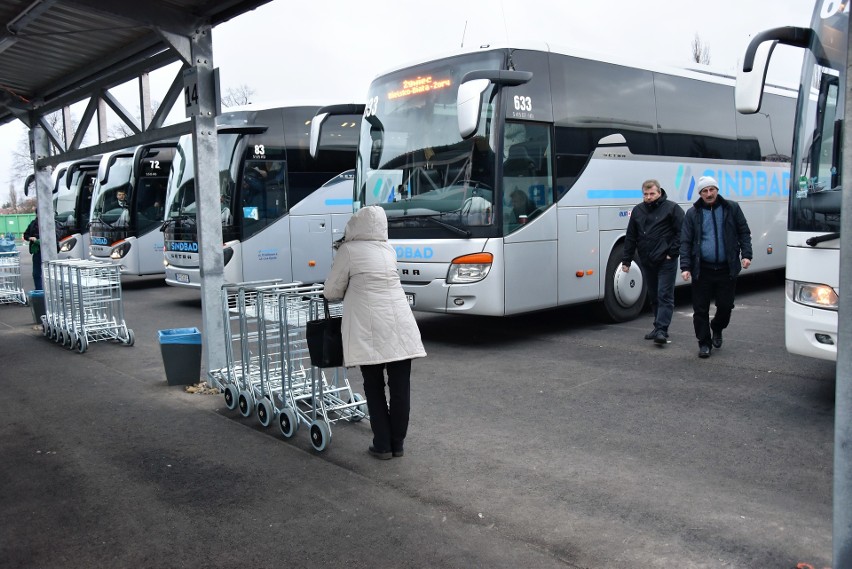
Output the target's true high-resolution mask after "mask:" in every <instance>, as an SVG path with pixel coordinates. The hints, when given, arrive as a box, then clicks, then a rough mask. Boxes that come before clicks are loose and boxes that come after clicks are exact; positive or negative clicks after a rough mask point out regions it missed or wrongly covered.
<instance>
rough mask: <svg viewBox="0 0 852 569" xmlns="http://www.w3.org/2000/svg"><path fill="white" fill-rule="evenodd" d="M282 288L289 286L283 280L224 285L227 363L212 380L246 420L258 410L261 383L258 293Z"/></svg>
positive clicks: (209, 374) (213, 373)
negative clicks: (256, 391) (257, 403)
mask: <svg viewBox="0 0 852 569" xmlns="http://www.w3.org/2000/svg"><path fill="white" fill-rule="evenodd" d="M278 286H286V285H284V283H283V281H281V280H280V279H278V280H271V281H253V282H245V283H226V284H224V285H222V290H221V300H222V312H223V316H224V322H225V362H226V364H225V367H224V368H221V369H217V370H212V371H210V372H209V373H208V378H209V379H210V382H211V384H212V385H215V386H216V387H218V388H219V389H220V390H221V391H222V392H223V393H224V395H225V405H226V406H227V407H228V409H231V410H233V409H235V408H237V407H239V409H240V413H241V414H242V415H243V416H244V417H248V416H249V415H251V413H252V411H253V410H254V404H255V401H254V396H253V395H252V393H253V392H254V390H255V386H256V385H258V384H259V383H260V354H259V351H258V344H257V342H258V333H257V330H258V324H257V319H258V310H257V292H258V290H259V289H261V288H264V287H278Z"/></svg>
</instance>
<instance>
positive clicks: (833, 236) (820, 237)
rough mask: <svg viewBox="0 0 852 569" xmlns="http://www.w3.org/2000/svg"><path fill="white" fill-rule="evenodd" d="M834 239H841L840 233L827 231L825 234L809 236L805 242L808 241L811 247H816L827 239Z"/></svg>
mask: <svg viewBox="0 0 852 569" xmlns="http://www.w3.org/2000/svg"><path fill="white" fill-rule="evenodd" d="M834 239H840V233H826V234H825V235H817V236H816V237H809V238H808V240H807V241H805V243H807V244H808V245H810V246H811V247H816V246H817V245H819V244H820V243H824V242H826V241H833V240H834Z"/></svg>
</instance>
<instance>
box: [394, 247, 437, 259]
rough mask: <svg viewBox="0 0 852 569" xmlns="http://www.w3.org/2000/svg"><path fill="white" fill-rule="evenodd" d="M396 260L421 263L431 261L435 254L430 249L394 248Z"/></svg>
mask: <svg viewBox="0 0 852 569" xmlns="http://www.w3.org/2000/svg"><path fill="white" fill-rule="evenodd" d="M394 249H396V258H397V259H399V260H404V261H422V260H426V259H431V258H432V256H433V255H434V254H435V252H434V251H433V250H432V248H431V247H402V246H400V247H394Z"/></svg>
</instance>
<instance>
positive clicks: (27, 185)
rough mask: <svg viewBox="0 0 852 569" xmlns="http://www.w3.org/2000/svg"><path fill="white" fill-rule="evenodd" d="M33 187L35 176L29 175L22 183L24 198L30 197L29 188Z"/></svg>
mask: <svg viewBox="0 0 852 569" xmlns="http://www.w3.org/2000/svg"><path fill="white" fill-rule="evenodd" d="M32 185H35V174H30V175H29V176H27V179H26V180H25V181H24V196H26V197H29V196H30V186H32Z"/></svg>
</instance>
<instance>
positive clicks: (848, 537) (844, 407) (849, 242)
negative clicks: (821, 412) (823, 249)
mask: <svg viewBox="0 0 852 569" xmlns="http://www.w3.org/2000/svg"><path fill="white" fill-rule="evenodd" d="M846 41H847V47H846V103H845V106H844V109H845V110H844V113H843V114H844V116H843V170H842V172H843V179H842V188H843V189H842V192H843V193H842V201H841V206H840V235H841V237H840V306H839V311H838V315H837V372H836V373H837V376H836V377H837V385H836V388H835V389H836V391H835V393H836V395H835V400H834V401H835V403H834V523H833V549H834V567H836V568H837V569H841V568H843V567H852V131H850V127H852V41H850V36H849V34H847V35H846Z"/></svg>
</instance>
